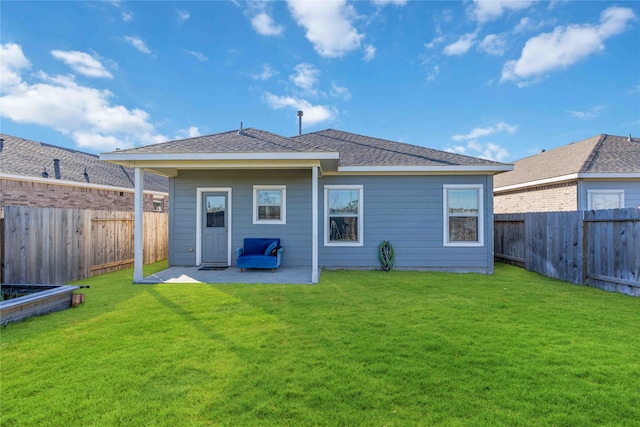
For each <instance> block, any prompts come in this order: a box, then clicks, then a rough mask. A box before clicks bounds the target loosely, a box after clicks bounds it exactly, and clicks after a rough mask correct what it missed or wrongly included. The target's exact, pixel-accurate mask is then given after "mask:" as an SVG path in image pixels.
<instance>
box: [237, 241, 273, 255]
mask: <svg viewBox="0 0 640 427" xmlns="http://www.w3.org/2000/svg"><path fill="white" fill-rule="evenodd" d="M274 241H275V242H277V244H278V245H279V244H280V239H278V238H255V237H247V238H246V239H244V253H245V255H264V253H265V250H266V249H267V246H269V245H270V244H271V243H272V242H274Z"/></svg>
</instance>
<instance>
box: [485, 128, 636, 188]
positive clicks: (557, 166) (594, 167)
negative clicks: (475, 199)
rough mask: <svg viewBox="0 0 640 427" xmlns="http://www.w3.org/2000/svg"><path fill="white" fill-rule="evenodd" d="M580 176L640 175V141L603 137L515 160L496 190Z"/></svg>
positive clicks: (498, 178) (496, 179) (499, 178)
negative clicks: (578, 174)
mask: <svg viewBox="0 0 640 427" xmlns="http://www.w3.org/2000/svg"><path fill="white" fill-rule="evenodd" d="M577 173H640V139H638V138H632V139H631V141H629V138H628V137H624V136H615V135H605V134H602V135H597V136H594V137H591V138H588V139H585V140H582V141H577V142H573V143H571V144H567V145H563V146H562V147H558V148H555V149H553V150H549V151H545V152H543V153H540V154H536V155H535V156H531V157H527V158H524V159H521V160H518V161H516V162H515V163H514V170H513V171H511V172H507V173H503V174H500V175H496V176H495V177H494V187H495V188H500V187H506V186H510V185H516V184H524V183H527V182H531V181H538V180H543V179H549V178H556V177H560V176H564V175H572V174H577Z"/></svg>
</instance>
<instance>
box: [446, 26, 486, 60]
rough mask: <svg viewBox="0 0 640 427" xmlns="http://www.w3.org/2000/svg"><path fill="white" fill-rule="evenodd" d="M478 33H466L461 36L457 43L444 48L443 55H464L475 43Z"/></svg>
mask: <svg viewBox="0 0 640 427" xmlns="http://www.w3.org/2000/svg"><path fill="white" fill-rule="evenodd" d="M477 35H478V32H477V31H475V32H473V33H468V34H465V35H463V36H461V37H460V38H459V39H458V40H457V41H455V42H453V43H451V44H449V45H447V46H445V47H444V54H445V55H448V56H454V55H464V54H465V53H467V51H468V50H469V49H471V46H473V44H474V43H475V39H476V37H477Z"/></svg>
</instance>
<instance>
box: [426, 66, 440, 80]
mask: <svg viewBox="0 0 640 427" xmlns="http://www.w3.org/2000/svg"><path fill="white" fill-rule="evenodd" d="M439 74H440V66H439V65H434V66H433V68H432V69H431V71H430V72H429V74H427V81H429V82H432V81H434V80H435V79H436V77H438V75H439Z"/></svg>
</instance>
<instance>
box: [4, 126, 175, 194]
mask: <svg viewBox="0 0 640 427" xmlns="http://www.w3.org/2000/svg"><path fill="white" fill-rule="evenodd" d="M0 138H2V139H3V141H1V142H0V176H4V177H15V178H25V177H27V178H35V179H37V180H38V181H42V180H43V179H47V180H50V181H51V182H52V183H55V181H56V180H59V181H65V182H66V183H68V182H77V183H80V184H82V185H84V186H87V185H96V186H97V185H106V186H111V187H118V188H127V189H129V188H130V189H133V188H134V184H133V182H134V172H133V169H131V168H127V167H123V166H119V165H115V164H111V163H106V162H102V161H100V158H99V157H98V156H97V155H95V154H89V153H83V152H81V151H77V150H72V149H68V148H63V147H57V146H55V145H50V144H45V143H42V142H37V141H31V140H28V139H24V138H18V137H15V136H11V135H6V134H0ZM54 159H58V160H59V162H58V167H57V168H56V165H55V163H56V162H55V161H54ZM45 170H46V172H47V174H48V177H45V176H43V173H44V172H45ZM85 172H86V175H85ZM144 180H145V181H144V187H145V190H148V191H157V192H164V193H167V192H168V191H169V182H168V180H167V178H165V177H162V176H159V175H155V174H145V176H144Z"/></svg>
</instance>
